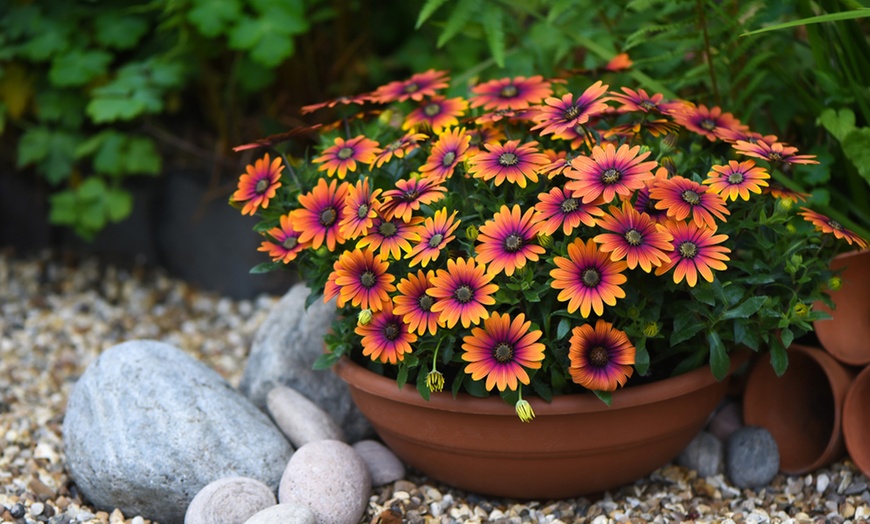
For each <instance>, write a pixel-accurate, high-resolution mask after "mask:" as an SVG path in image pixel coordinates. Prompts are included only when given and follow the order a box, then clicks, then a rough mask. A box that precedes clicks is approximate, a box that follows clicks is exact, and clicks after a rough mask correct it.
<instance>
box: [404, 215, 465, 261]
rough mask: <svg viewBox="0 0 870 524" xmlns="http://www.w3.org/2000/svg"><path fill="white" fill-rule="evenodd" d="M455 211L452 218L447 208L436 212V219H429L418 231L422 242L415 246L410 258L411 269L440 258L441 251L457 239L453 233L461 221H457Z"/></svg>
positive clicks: (409, 254)
mask: <svg viewBox="0 0 870 524" xmlns="http://www.w3.org/2000/svg"><path fill="white" fill-rule="evenodd" d="M456 213H457V211H454V212H453V214H452V215H450V217H448V216H447V208H442V209H440V210H438V211H436V212H435V216H434V217H428V218H426V220H425V221H424V222H423V225H421V226H420V227H419V228H418V229H417V234H419V235H420V242H419V243H418V244H417V245H415V246H414V247H413V248H412V249H411V252H410V253H408V256H409V257H411V261H410V262H409V263H408V265H410V266H411V267H414V266H416V265H417V264H421V265H422V266H423V267H426V265H428V264H429V262H431V261H433V260H435V259H437V258H438V256H439V255H440V254H441V251H442V250H443V249H444V248H446V247H447V244H449V243H450V241H451V240H453V239H454V238H456V235H454V234H453V233H454V232H455V231H456V228H457V227H459V223H460V221H459V220H456Z"/></svg>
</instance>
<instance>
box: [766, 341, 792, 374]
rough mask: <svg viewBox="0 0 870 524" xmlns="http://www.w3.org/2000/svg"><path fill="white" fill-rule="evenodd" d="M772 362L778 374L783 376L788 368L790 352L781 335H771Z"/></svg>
mask: <svg viewBox="0 0 870 524" xmlns="http://www.w3.org/2000/svg"><path fill="white" fill-rule="evenodd" d="M770 364H771V365H772V366H773V371H774V372H775V373H776V376H778V377H781V376H782V375H783V373H785V370H786V369H787V368H788V353H787V352H786V349H785V346H783V344H782V341H781V340H780V339H779V337H776V336H774V337H770Z"/></svg>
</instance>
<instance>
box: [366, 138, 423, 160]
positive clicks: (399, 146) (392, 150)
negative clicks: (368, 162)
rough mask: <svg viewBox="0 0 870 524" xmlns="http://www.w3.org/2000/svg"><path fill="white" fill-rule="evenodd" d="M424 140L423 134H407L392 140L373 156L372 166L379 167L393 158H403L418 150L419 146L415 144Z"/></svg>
mask: <svg viewBox="0 0 870 524" xmlns="http://www.w3.org/2000/svg"><path fill="white" fill-rule="evenodd" d="M426 138H428V137H427V136H426V135H424V134H423V133H407V134H405V135H404V136H402V137H401V138H398V139H396V140H393V141H392V142H390V143H389V144H387V145H385V146H384V148H383V149H382V150H381V151H380V152H379V153H378V154H377V155H376V156H375V161H374V162H373V165H374V166H375V167H381V166H382V165H384V164H386V163H387V162H389V161H390V159H392V158H393V157H394V156H395V157H396V158H405V155H407V154H408V153H410V152H411V151H413V150H415V149H417V148H419V147H420V146H419V145H417V144H418V143H419V142H422V141H423V140H426Z"/></svg>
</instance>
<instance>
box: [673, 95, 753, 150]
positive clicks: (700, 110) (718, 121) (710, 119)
mask: <svg viewBox="0 0 870 524" xmlns="http://www.w3.org/2000/svg"><path fill="white" fill-rule="evenodd" d="M673 117H674V120H675V121H676V122H677V123H678V124H680V125H681V126H683V127H685V128H686V129H688V130H689V131H694V132H695V133H698V134H699V135H703V136H705V137H707V140H709V141H711V142H715V141H716V140H718V137H717V136H716V131H717V130H719V129H739V128H740V127H741V125H740V120H737V119H736V118H734V115H732V114H731V113H723V112H722V108H720V107H718V106H716V107H712V108H707V106H705V105H704V104H701V105H699V106H684V107H683V108H682V109H679V110H677V111H674V115H673ZM744 127H745V126H744Z"/></svg>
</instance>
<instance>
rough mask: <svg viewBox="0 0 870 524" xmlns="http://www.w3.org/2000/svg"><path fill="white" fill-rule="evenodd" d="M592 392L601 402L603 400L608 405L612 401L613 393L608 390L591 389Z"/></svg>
mask: <svg viewBox="0 0 870 524" xmlns="http://www.w3.org/2000/svg"><path fill="white" fill-rule="evenodd" d="M592 392H593V393H595V396H596V397H598V399H599V400H601V402H604V403H605V404H607V405H608V406H610V403H611V402H613V395H612V394H611V393H610V391H592Z"/></svg>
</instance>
